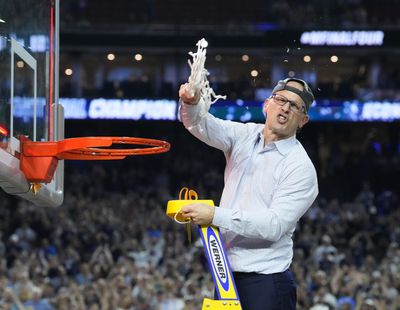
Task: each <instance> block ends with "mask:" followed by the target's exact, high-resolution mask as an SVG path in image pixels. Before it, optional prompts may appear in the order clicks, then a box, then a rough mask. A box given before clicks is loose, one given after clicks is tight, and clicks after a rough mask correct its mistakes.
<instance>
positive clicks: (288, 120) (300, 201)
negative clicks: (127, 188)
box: [179, 78, 318, 310]
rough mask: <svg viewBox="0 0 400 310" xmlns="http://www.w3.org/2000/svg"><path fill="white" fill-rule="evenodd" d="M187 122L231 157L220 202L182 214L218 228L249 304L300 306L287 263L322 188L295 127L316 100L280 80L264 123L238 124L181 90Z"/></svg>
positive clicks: (258, 307) (255, 309)
mask: <svg viewBox="0 0 400 310" xmlns="http://www.w3.org/2000/svg"><path fill="white" fill-rule="evenodd" d="M179 96H180V99H181V112H180V113H181V118H182V121H183V123H184V125H185V127H186V128H187V129H188V130H189V131H190V132H191V133H192V134H193V135H194V136H196V137H197V138H199V139H200V140H202V141H203V142H205V143H207V144H209V145H210V146H213V147H215V148H218V149H220V150H222V151H223V152H224V153H225V157H226V168H225V187H224V190H223V193H222V197H221V205H220V207H212V206H209V205H205V204H196V203H194V204H191V205H188V206H186V207H183V208H182V212H183V216H186V217H190V218H191V219H192V221H193V222H194V223H196V224H198V225H209V224H212V225H215V226H217V227H219V228H220V230H221V234H222V236H223V239H224V242H225V247H226V251H227V254H228V257H229V260H230V265H231V268H232V271H233V276H234V279H235V282H236V288H237V290H238V294H239V297H240V300H241V304H242V308H243V309H244V310H264V309H265V310H269V309H282V310H290V309H295V308H296V298H297V297H296V284H295V282H294V279H293V276H292V273H291V272H290V271H289V266H290V264H291V262H292V258H293V241H292V235H293V232H294V230H295V227H296V223H297V222H298V221H299V219H300V217H301V216H302V215H303V214H304V213H305V212H306V211H307V209H308V208H309V207H310V206H311V204H312V202H313V201H314V199H315V198H316V196H317V194H318V184H317V175H316V172H315V168H314V166H313V164H312V162H311V160H310V159H309V157H308V155H307V153H306V151H305V150H304V148H303V147H302V145H301V144H300V142H299V141H298V140H296V132H297V130H299V129H301V128H302V127H303V126H304V125H305V124H306V123H307V122H308V120H309V117H308V115H307V111H308V109H309V107H310V105H311V103H312V102H313V101H314V96H313V93H312V91H311V89H310V87H309V86H308V85H307V83H306V82H304V81H303V80H300V79H293V78H289V79H285V80H281V81H279V82H278V84H277V85H276V86H275V88H274V89H273V91H272V95H271V97H270V98H268V99H266V100H265V102H264V106H263V110H264V112H265V114H266V121H265V124H264V125H262V124H254V123H247V124H243V123H236V122H231V121H226V120H220V119H217V118H215V117H214V116H212V115H211V114H209V113H203V112H201V111H202V109H201V102H200V104H198V103H199V101H201V100H203V99H201V98H200V96H199V94H194V95H193V94H191V93H190V91H189V90H188V89H187V84H184V85H182V86H181V88H180V90H179Z"/></svg>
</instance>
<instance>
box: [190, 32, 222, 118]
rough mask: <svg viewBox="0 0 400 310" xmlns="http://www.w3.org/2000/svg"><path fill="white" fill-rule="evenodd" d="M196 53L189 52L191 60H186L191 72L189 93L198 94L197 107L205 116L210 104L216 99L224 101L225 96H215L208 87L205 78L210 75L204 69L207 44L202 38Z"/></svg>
mask: <svg viewBox="0 0 400 310" xmlns="http://www.w3.org/2000/svg"><path fill="white" fill-rule="evenodd" d="M196 45H197V52H196V53H193V52H189V55H190V56H192V58H193V60H192V61H190V59H188V64H189V67H190V70H191V73H190V76H189V79H188V88H189V92H190V93H191V94H192V95H194V94H196V93H197V92H200V101H199V105H200V107H201V114H206V113H207V112H208V110H209V109H210V106H211V104H213V103H214V102H216V101H217V100H218V99H226V96H221V95H216V94H215V92H214V91H213V89H212V88H211V86H210V83H209V81H208V79H207V76H208V75H209V74H210V73H209V72H208V71H207V69H206V68H205V67H204V64H205V62H206V53H207V46H208V42H207V41H206V40H205V39H204V38H203V39H201V40H199V41H198V42H197V44H196Z"/></svg>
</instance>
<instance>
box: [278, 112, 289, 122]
mask: <svg viewBox="0 0 400 310" xmlns="http://www.w3.org/2000/svg"><path fill="white" fill-rule="evenodd" d="M287 121H288V117H287V116H286V115H283V114H278V122H279V124H285V123H286V122H287Z"/></svg>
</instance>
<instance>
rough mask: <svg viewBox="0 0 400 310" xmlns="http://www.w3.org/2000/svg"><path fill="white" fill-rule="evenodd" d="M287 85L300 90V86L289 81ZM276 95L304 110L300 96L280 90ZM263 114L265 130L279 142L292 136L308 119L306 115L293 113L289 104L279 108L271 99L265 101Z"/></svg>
mask: <svg viewBox="0 0 400 310" xmlns="http://www.w3.org/2000/svg"><path fill="white" fill-rule="evenodd" d="M288 85H289V86H292V87H296V88H299V89H302V85H300V84H299V83H297V82H294V81H290V82H289V83H288ZM276 94H277V95H280V96H283V97H284V98H286V99H288V100H289V101H291V102H293V103H295V104H296V105H297V106H298V107H300V108H301V109H303V108H305V104H304V102H303V100H302V99H301V98H300V96H299V95H297V94H295V93H293V92H291V91H288V90H281V91H278V92H276ZM264 113H265V114H266V115H267V120H266V122H265V125H266V126H267V129H268V130H270V131H271V132H272V133H273V134H275V135H276V136H277V137H278V139H279V140H281V139H286V138H289V137H291V136H293V135H294V134H295V133H296V131H297V129H299V128H302V127H303V126H304V125H305V124H306V123H307V122H308V119H309V118H308V115H306V114H305V113H303V112H301V111H299V112H294V111H293V110H292V109H291V108H290V103H289V102H288V103H286V104H284V105H283V106H281V105H279V104H278V103H276V102H275V101H274V99H273V98H268V99H266V100H265V102H264Z"/></svg>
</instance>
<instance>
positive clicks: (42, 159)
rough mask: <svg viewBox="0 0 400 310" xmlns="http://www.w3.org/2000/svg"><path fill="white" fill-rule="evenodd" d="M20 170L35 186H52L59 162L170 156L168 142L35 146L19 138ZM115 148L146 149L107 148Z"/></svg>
mask: <svg viewBox="0 0 400 310" xmlns="http://www.w3.org/2000/svg"><path fill="white" fill-rule="evenodd" d="M20 142H21V152H20V154H19V157H20V158H19V159H20V168H21V170H22V172H23V173H24V175H25V177H26V179H27V180H28V181H29V182H33V183H50V182H51V180H52V179H53V177H54V173H55V171H56V168H57V165H58V161H59V160H61V159H68V160H118V159H124V158H126V156H132V155H150V154H158V153H164V152H167V151H168V150H169V149H170V144H169V143H168V142H165V141H162V140H156V139H147V138H133V137H83V138H70V139H64V140H61V141H49V142H33V141H31V140H29V139H28V138H27V137H25V136H20ZM113 144H124V145H145V146H147V147H144V148H132V149H115V148H114V149H113V148H104V147H109V146H111V145H113Z"/></svg>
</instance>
